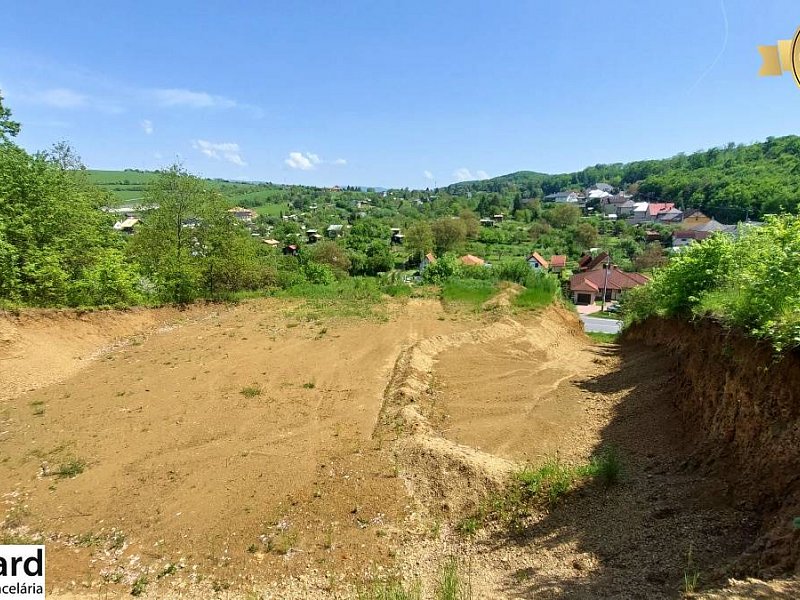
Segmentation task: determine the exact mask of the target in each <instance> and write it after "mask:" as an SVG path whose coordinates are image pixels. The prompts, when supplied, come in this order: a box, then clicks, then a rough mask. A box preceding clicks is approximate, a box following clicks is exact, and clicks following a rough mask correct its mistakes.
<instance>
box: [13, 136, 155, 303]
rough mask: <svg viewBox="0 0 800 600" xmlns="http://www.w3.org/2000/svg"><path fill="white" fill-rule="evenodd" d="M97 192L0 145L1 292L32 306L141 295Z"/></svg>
mask: <svg viewBox="0 0 800 600" xmlns="http://www.w3.org/2000/svg"><path fill="white" fill-rule="evenodd" d="M103 199H104V196H103V195H102V194H101V193H100V192H98V191H97V190H96V189H94V188H93V187H91V186H90V185H88V184H87V183H86V182H85V180H84V179H83V178H82V177H81V176H80V174H76V173H73V172H70V171H67V170H65V169H63V168H61V166H59V165H58V164H56V163H54V162H51V161H50V160H49V159H48V158H47V157H46V156H45V155H37V156H31V155H29V154H28V153H27V152H25V151H24V150H22V149H21V148H18V147H17V146H14V145H12V144H10V143H2V144H0V299H2V300H7V301H10V302H16V303H23V304H29V305H35V306H63V305H68V306H79V305H87V304H90V305H95V304H130V303H136V302H140V301H141V300H142V299H143V294H142V291H141V290H140V289H139V286H138V283H139V278H140V276H139V273H138V269H137V267H136V265H135V264H133V263H132V262H129V261H127V260H126V258H125V256H124V254H123V253H122V248H123V245H122V241H121V240H120V239H119V237H118V236H117V234H116V233H115V232H114V231H113V230H112V228H111V225H112V223H113V221H112V220H111V219H110V218H109V217H108V216H107V215H106V214H104V213H102V212H101V211H100V210H98V208H99V207H100V206H101V204H102V202H103Z"/></svg>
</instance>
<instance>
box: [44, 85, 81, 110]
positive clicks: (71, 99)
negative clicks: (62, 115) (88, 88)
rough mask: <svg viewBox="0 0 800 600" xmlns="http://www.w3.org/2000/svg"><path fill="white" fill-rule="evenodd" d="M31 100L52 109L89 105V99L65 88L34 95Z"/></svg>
mask: <svg viewBox="0 0 800 600" xmlns="http://www.w3.org/2000/svg"><path fill="white" fill-rule="evenodd" d="M31 100H32V101H34V102H36V103H37V104H44V105H46V106H52V107H54V108H83V107H85V106H88V105H89V97H88V96H86V95H85V94H81V93H78V92H76V91H75V90H70V89H67V88H53V89H49V90H44V91H41V92H38V93H36V94H34V95H33V96H32V97H31Z"/></svg>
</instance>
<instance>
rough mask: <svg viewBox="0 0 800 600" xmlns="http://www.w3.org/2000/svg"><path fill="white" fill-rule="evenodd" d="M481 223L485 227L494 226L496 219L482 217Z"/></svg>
mask: <svg viewBox="0 0 800 600" xmlns="http://www.w3.org/2000/svg"><path fill="white" fill-rule="evenodd" d="M481 225H483V226H484V227H494V219H489V218H483V219H481Z"/></svg>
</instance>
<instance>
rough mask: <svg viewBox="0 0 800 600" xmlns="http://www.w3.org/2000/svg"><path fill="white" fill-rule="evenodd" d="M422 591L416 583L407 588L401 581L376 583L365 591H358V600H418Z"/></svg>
mask: <svg viewBox="0 0 800 600" xmlns="http://www.w3.org/2000/svg"><path fill="white" fill-rule="evenodd" d="M421 598H422V590H421V589H420V585H419V582H418V581H416V582H414V583H413V584H412V585H410V586H409V587H406V586H404V585H403V583H402V582H401V581H396V580H392V581H376V582H374V583H372V584H371V585H370V586H368V587H367V589H359V590H358V600H420V599H421Z"/></svg>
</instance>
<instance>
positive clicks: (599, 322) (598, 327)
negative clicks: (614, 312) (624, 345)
mask: <svg viewBox="0 0 800 600" xmlns="http://www.w3.org/2000/svg"><path fill="white" fill-rule="evenodd" d="M581 321H583V330H584V331H592V332H595V333H619V332H620V331H622V321H617V320H615V319H601V318H600V317H592V316H589V315H581Z"/></svg>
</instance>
